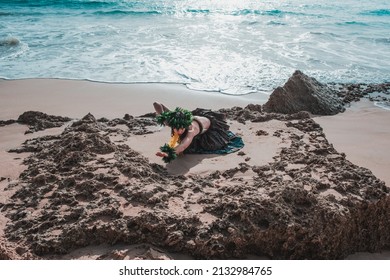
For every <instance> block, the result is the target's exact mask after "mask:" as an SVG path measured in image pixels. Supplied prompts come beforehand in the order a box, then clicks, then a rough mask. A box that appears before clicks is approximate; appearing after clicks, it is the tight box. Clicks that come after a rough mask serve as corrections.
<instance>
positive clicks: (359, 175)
mask: <svg viewBox="0 0 390 280" xmlns="http://www.w3.org/2000/svg"><path fill="white" fill-rule="evenodd" d="M223 111H224V112H225V113H226V114H227V115H228V116H229V117H230V118H231V119H240V120H241V121H258V122H259V121H267V120H278V121H281V122H283V123H284V124H285V127H286V129H285V130H280V131H278V132H277V133H275V134H274V135H273V137H280V138H282V139H283V140H285V142H286V143H289V145H288V146H286V147H284V148H282V149H281V151H280V152H279V153H278V154H277V156H275V157H274V161H273V162H271V163H269V164H267V165H262V166H255V165H250V164H248V163H246V162H243V163H240V164H239V165H238V166H237V167H236V168H233V169H229V170H221V171H216V172H214V173H211V174H209V175H207V176H198V175H191V176H174V175H170V174H168V173H167V171H166V169H165V168H164V167H163V166H162V165H159V164H153V163H150V162H149V161H148V160H147V159H146V158H145V157H143V156H142V155H141V154H139V153H137V152H135V151H134V150H132V149H131V147H129V146H127V145H126V144H121V143H120V142H118V141H113V140H112V139H115V137H118V134H121V135H122V136H123V135H125V137H132V136H131V133H129V132H128V131H127V132H126V133H124V132H123V131H122V132H121V130H120V129H119V128H115V127H114V126H111V125H110V122H109V121H107V120H104V121H97V120H96V119H95V118H94V117H93V116H92V115H87V116H86V117H85V118H83V119H82V120H80V121H78V122H75V123H73V124H72V125H71V126H69V127H67V128H66V129H65V130H64V132H63V133H62V134H61V135H58V136H52V137H42V138H36V139H33V140H30V141H26V142H25V143H24V145H23V147H22V148H21V150H20V151H19V152H22V151H23V149H25V150H26V151H30V152H31V151H33V153H32V154H31V156H29V157H28V158H27V160H26V162H25V164H26V165H27V166H28V168H27V169H26V170H25V171H24V172H23V173H22V174H21V176H20V180H19V182H18V183H17V184H12V185H9V187H8V188H9V189H13V190H14V192H15V194H14V195H13V196H12V198H11V200H10V201H9V202H7V203H5V204H4V205H0V208H1V211H2V212H3V214H5V215H6V217H7V218H8V219H10V222H9V223H8V225H7V227H6V229H5V237H6V238H7V242H11V243H17V244H19V246H22V247H23V248H24V251H28V252H29V253H30V254H32V255H34V256H36V257H40V258H47V256H48V255H51V256H53V255H54V256H55V255H56V254H57V256H59V255H60V254H65V253H69V252H71V251H72V250H75V249H77V248H82V247H85V246H88V245H98V244H112V245H114V244H129V245H131V244H142V243H147V244H152V245H154V246H157V247H159V248H163V249H164V250H165V251H166V252H181V253H185V254H188V255H191V256H192V257H194V258H201V259H215V258H218V259H225V258H242V257H243V256H245V255H246V254H255V255H262V256H264V255H266V256H268V257H269V258H272V259H342V258H345V257H346V256H347V255H349V254H351V253H354V252H357V251H378V250H380V249H381V248H384V247H385V246H389V245H390V235H389V234H388V233H389V232H390V224H389V222H388V221H389V220H390V201H389V188H388V187H387V186H386V185H385V184H384V182H382V181H380V180H379V179H378V178H376V177H375V176H374V175H373V174H372V173H371V172H370V171H369V170H367V169H365V168H362V167H359V166H356V165H354V164H352V163H351V162H349V161H348V160H347V159H346V158H345V155H344V154H342V153H341V154H340V153H339V152H337V151H336V150H335V149H334V148H333V146H332V145H331V144H330V143H329V142H328V141H327V139H326V137H325V135H324V133H323V132H322V129H321V127H320V126H319V125H318V124H317V123H316V122H315V121H314V120H312V119H311V118H309V116H308V115H307V113H306V114H305V113H299V114H295V115H288V117H286V115H279V114H268V113H265V112H262V111H261V109H260V108H258V107H257V106H248V107H246V108H239V107H236V108H234V109H226V110H223ZM128 120H129V121H130V120H132V119H131V118H128ZM132 121H133V122H135V123H133V124H134V125H135V126H136V127H142V128H143V129H145V130H147V128H146V127H147V126H148V125H150V124H151V123H153V121H152V120H137V119H134V120H132ZM111 124H112V125H115V122H114V124H113V123H111ZM287 128H288V129H287ZM258 137H264V133H259V136H258ZM248 174H249V175H248ZM244 175H245V176H244ZM248 177H249V179H248ZM3 251H4V250H3ZM116 252H117V251H116ZM110 255H115V258H122V257H121V256H123V258H125V254H118V253H115V254H108V255H106V256H105V257H104V256H102V257H101V258H107V257H108V258H110V257H109V256H110ZM30 256H31V255H30ZM54 258H55V257H54Z"/></svg>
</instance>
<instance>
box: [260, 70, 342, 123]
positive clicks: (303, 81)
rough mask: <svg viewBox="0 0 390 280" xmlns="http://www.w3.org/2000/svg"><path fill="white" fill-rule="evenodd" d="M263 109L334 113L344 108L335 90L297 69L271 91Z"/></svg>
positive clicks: (288, 111) (289, 112) (276, 111)
mask: <svg viewBox="0 0 390 280" xmlns="http://www.w3.org/2000/svg"><path fill="white" fill-rule="evenodd" d="M263 110H264V111H266V112H274V113H282V114H293V113H298V112H299V111H307V112H310V113H312V114H315V115H335V114H337V113H340V112H343V111H344V110H345V108H344V106H343V102H342V99H341V98H339V96H338V95H337V91H335V90H333V89H332V88H331V87H329V86H327V85H325V84H322V83H320V82H318V81H317V80H316V79H314V78H312V77H309V76H307V75H305V74H304V73H302V72H301V71H299V70H297V71H295V72H294V74H293V75H292V76H291V77H290V78H289V79H288V81H287V82H286V83H285V84H284V86H283V87H277V88H276V89H275V90H274V91H273V92H272V94H271V95H270V97H269V99H268V101H267V103H265V104H264V106H263Z"/></svg>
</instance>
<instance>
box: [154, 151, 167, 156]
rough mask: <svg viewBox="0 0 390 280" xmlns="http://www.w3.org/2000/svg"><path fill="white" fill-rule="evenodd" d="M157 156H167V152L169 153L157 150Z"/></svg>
mask: <svg viewBox="0 0 390 280" xmlns="http://www.w3.org/2000/svg"><path fill="white" fill-rule="evenodd" d="M156 156H158V157H167V156H168V154H167V153H164V152H157V153H156Z"/></svg>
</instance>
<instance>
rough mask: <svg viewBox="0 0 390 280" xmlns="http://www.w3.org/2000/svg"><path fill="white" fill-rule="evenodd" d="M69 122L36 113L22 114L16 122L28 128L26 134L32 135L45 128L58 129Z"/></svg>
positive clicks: (61, 118)
mask: <svg viewBox="0 0 390 280" xmlns="http://www.w3.org/2000/svg"><path fill="white" fill-rule="evenodd" d="M69 121H71V119H70V118H67V117H60V116H52V115H47V114H45V113H42V112H36V111H27V112H24V113H23V114H21V115H20V116H19V118H18V120H17V122H18V123H20V124H26V125H28V126H29V130H28V131H26V133H32V132H36V131H40V130H44V129H47V128H53V127H60V126H63V125H64V124H65V123H66V122H69Z"/></svg>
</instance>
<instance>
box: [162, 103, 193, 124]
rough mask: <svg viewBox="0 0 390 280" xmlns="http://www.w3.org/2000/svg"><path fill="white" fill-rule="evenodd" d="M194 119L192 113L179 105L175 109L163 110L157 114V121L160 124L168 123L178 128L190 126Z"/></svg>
mask: <svg viewBox="0 0 390 280" xmlns="http://www.w3.org/2000/svg"><path fill="white" fill-rule="evenodd" d="M192 120H193V117H192V113H191V112H190V111H188V110H186V109H183V108H180V107H177V108H176V109H175V110H173V111H167V112H163V113H161V114H160V115H158V116H157V122H158V123H159V124H160V125H168V126H170V127H172V128H177V129H179V128H187V127H189V126H190V125H191V123H192Z"/></svg>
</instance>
